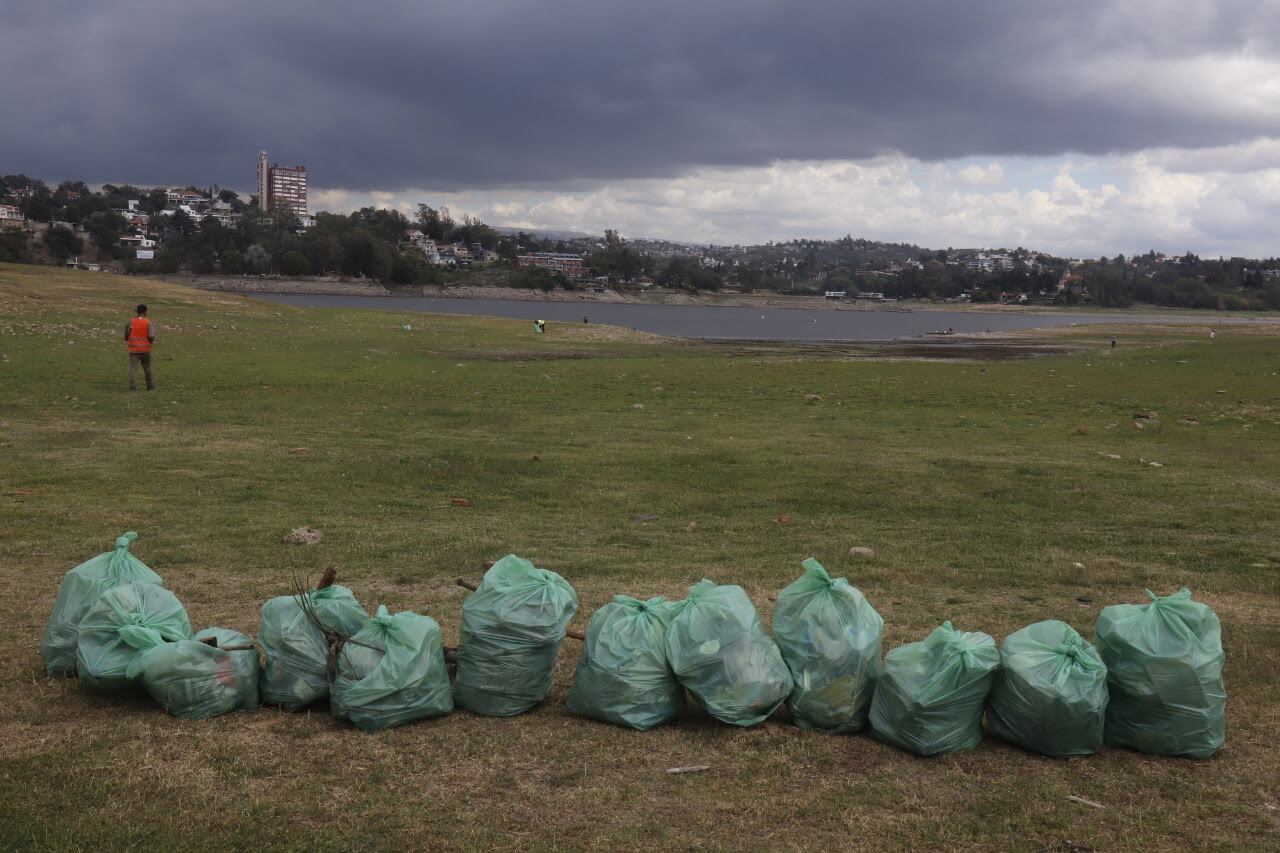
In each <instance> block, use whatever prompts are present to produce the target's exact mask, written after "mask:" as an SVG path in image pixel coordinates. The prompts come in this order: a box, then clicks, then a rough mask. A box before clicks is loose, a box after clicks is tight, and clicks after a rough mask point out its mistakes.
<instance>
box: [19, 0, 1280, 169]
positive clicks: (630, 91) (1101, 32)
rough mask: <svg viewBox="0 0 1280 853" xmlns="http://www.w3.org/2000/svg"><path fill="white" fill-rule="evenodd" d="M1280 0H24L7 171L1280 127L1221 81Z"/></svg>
mask: <svg viewBox="0 0 1280 853" xmlns="http://www.w3.org/2000/svg"><path fill="white" fill-rule="evenodd" d="M1277 6H1280V4H1276V3H1274V2H1268V0H1224V2H1216V3H1202V2H1194V0H1115V2H1101V0H1082V2H1074V3H1060V2H1055V3H1045V2H1036V1H1035V0H970V2H963V3H961V2H920V0H899V2H853V0H846V1H845V2H821V3H784V2H759V0H755V1H754V2H753V0H722V2H693V0H682V2H668V0H648V1H647V2H630V3H625V4H617V3H606V2H601V0H583V1H582V2H573V0H500V2H499V0H495V1H494V2H486V0H473V2H468V3H457V2H408V0H406V2H363V3H357V2H350V0H343V2H320V0H308V1H307V2H260V0H253V2H248V0H220V2H216V3H200V4H196V3H186V2H176V0H165V2H141V1H140V0H139V1H138V2H134V1H133V0H120V2H110V3H82V2H74V3H73V2H62V0H53V1H52V2H50V0H42V2H38V3H37V2H28V3H9V4H5V6H4V8H3V9H0V97H2V101H0V121H2V123H3V126H2V128H0V172H8V171H25V172H28V173H33V174H38V175H41V176H45V177H50V178H57V177H63V176H68V177H70V176H75V177H81V178H83V179H85V180H89V181H102V180H121V181H122V180H132V181H137V182H155V183H161V182H177V181H196V182H199V183H212V182H218V183H221V184H226V185H232V186H241V187H245V186H248V185H250V184H251V183H252V181H253V176H252V175H253V172H252V169H253V161H254V157H255V154H256V152H257V150H258V149H259V148H266V149H268V150H269V151H270V152H271V155H272V159H275V160H280V161H285V162H301V163H306V164H307V166H308V167H309V168H310V170H311V172H312V175H313V178H312V180H313V182H314V183H316V184H318V185H322V186H342V187H348V188H353V189H400V188H404V187H409V186H418V187H422V186H429V187H435V188H440V189H446V188H450V187H461V186H470V187H478V186H485V185H511V184H525V185H536V184H540V183H548V184H549V183H555V184H559V185H565V184H574V183H583V184H586V183H590V182H593V181H598V180H603V179H616V178H624V177H641V176H653V175H668V174H675V173H679V172H681V171H684V170H687V169H688V168H689V167H691V166H698V165H720V166H734V165H748V164H760V163H766V162H769V161H771V160H774V159H778V158H787V159H790V158H797V159H826V158H855V157H862V156H868V155H873V154H876V153H880V152H882V151H885V150H899V151H903V152H905V153H907V154H909V155H912V156H915V157H920V158H924V159H940V158H949V157H959V156H965V155H972V154H983V155H1007V154H1027V155H1043V154H1055V153H1060V152H1064V151H1077V152H1084V153H1106V152H1117V151H1129V150H1137V149H1142V148H1146V147H1150V146H1157V145H1159V146H1174V147H1193V146H1205V145H1216V144H1224V143H1230V142H1236V141H1241V140H1247V139H1253V138H1258V137H1261V136H1276V135H1280V122H1278V121H1277V116H1278V115H1280V107H1278V106H1277V103H1276V97H1277V96H1276V94H1275V93H1276V89H1275V81H1274V80H1273V81H1271V82H1270V84H1269V87H1268V86H1261V88H1260V94H1259V95H1258V97H1257V98H1256V99H1255V101H1256V103H1255V106H1256V109H1240V110H1236V111H1233V112H1231V113H1230V114H1227V115H1223V114H1222V109H1221V106H1222V105H1221V103H1215V101H1216V100H1217V98H1216V97H1215V96H1216V95H1217V94H1218V93H1217V92H1216V90H1215V88H1214V86H1215V83H1214V80H1213V79H1212V75H1213V74H1214V73H1215V69H1217V68H1218V65H1217V63H1219V62H1223V63H1229V62H1230V61H1233V60H1234V61H1239V60H1241V59H1242V58H1243V59H1246V60H1261V61H1263V62H1267V61H1272V62H1273V61H1274V60H1276V58H1277V36H1280V11H1277V8H1276V7H1277ZM1197 59H1199V60H1202V61H1203V68H1204V69H1205V71H1204V73H1205V74H1206V75H1208V77H1209V79H1204V78H1202V79H1200V81H1199V85H1198V86H1197V87H1192V90H1190V91H1187V92H1185V93H1180V92H1171V91H1166V90H1165V89H1163V88H1162V87H1165V86H1172V85H1174V84H1173V83H1171V82H1165V81H1162V80H1161V79H1160V78H1159V74H1158V69H1159V68H1161V67H1164V64H1167V63H1174V62H1189V61H1193V60H1197ZM1270 67H1271V68H1272V69H1274V68H1275V67H1276V66H1274V65H1271V66H1270ZM1151 69H1157V70H1156V71H1155V72H1153V71H1151ZM1263 82H1265V81H1259V83H1260V84H1261V83H1263ZM1221 94H1222V95H1224V96H1234V95H1235V94H1236V93H1234V92H1222V93H1221ZM1268 99H1269V100H1268Z"/></svg>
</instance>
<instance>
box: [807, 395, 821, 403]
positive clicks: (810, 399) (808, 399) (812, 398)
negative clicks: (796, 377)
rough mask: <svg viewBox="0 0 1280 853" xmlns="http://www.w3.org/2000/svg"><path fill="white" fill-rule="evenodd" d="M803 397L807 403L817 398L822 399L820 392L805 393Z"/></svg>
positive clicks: (814, 401) (813, 401)
mask: <svg viewBox="0 0 1280 853" xmlns="http://www.w3.org/2000/svg"><path fill="white" fill-rule="evenodd" d="M804 399H805V402H808V403H817V402H818V401H819V400H821V399H822V395H821V394H805V395H804Z"/></svg>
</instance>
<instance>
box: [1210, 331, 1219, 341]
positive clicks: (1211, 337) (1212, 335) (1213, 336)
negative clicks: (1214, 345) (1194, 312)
mask: <svg viewBox="0 0 1280 853" xmlns="http://www.w3.org/2000/svg"><path fill="white" fill-rule="evenodd" d="M1217 336H1218V333H1217V332H1216V331H1215V330H1213V329H1210V330H1209V340H1213V339H1214V338H1216V337H1217Z"/></svg>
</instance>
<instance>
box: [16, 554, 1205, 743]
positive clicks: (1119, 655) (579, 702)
mask: <svg viewBox="0 0 1280 853" xmlns="http://www.w3.org/2000/svg"><path fill="white" fill-rule="evenodd" d="M135 536H136V534H133V533H127V534H125V535H124V536H122V537H120V538H119V539H118V540H116V549H115V551H114V552H111V553H107V554H103V555H101V556H99V557H96V558H94V559H92V560H90V561H88V562H86V563H84V564H82V565H80V566H77V567H76V568H74V569H72V570H71V571H70V572H68V573H67V575H66V578H65V579H64V580H63V583H62V586H61V588H60V590H59V592H58V598H57V601H56V602H55V604H54V608H53V613H52V615H51V617H50V619H49V624H48V628H47V629H46V632H45V637H44V642H43V643H42V646H41V651H42V654H43V657H44V661H45V666H46V669H47V671H48V672H49V673H50V674H51V675H77V674H78V675H79V678H80V680H81V683H82V684H83V685H84V687H85V688H87V689H89V690H92V691H95V692H101V693H120V692H131V691H137V690H139V689H145V690H146V691H148V692H149V693H150V694H151V695H152V696H153V697H154V698H155V699H156V701H158V702H159V703H160V704H161V705H162V706H163V707H165V708H166V709H167V710H168V711H169V712H171V713H173V714H176V715H178V716H181V717H185V718H189V719H200V718H205V717H210V716H215V715H218V714H223V713H227V712H230V711H233V710H236V709H252V708H255V707H257V705H258V703H259V702H263V703H266V704H271V705H278V706H281V707H283V708H286V709H297V708H302V707H304V706H307V705H310V704H311V703H313V702H316V701H317V700H320V699H324V698H328V699H329V705H330V708H331V711H332V713H333V715H334V716H335V717H337V718H339V719H344V720H350V721H351V722H352V723H353V724H355V725H356V726H357V727H359V728H361V729H363V730H365V731H377V730H380V729H384V728H388V727H390V726H395V725H400V724H402V723H407V722H410V721H413V720H419V719H425V718H428V717H434V716H439V715H442V714H447V713H449V712H451V711H452V710H453V709H454V707H455V705H456V706H459V707H462V708H466V709H468V710H470V711H473V712H475V713H478V714H485V715H490V716H511V715H515V714H520V713H523V712H525V711H528V710H530V709H531V708H534V707H535V706H537V705H538V704H540V703H541V702H543V701H545V700H546V698H547V697H548V696H549V695H550V692H551V688H552V680H553V675H554V670H555V662H556V656H557V653H558V650H559V647H560V644H561V642H562V641H563V639H564V637H565V632H566V629H567V627H568V624H569V621H570V620H571V619H572V618H573V615H574V613H575V612H576V611H577V607H578V600H577V595H576V593H575V592H574V590H573V588H572V587H571V586H570V585H569V583H568V582H567V581H565V579H564V578H562V577H561V576H560V575H558V574H556V573H555V572H551V571H547V570H545V569H540V568H537V567H535V566H534V565H533V564H532V563H530V562H529V561H528V560H524V559H521V558H520V557H517V556H515V555H509V556H507V557H504V558H503V559H502V560H499V561H498V562H497V563H495V564H494V565H493V566H492V567H491V568H490V569H489V570H488V571H487V572H486V573H485V576H484V579H483V581H482V582H481V583H480V585H479V586H478V587H477V588H476V590H475V591H474V592H473V593H472V594H471V595H469V596H468V597H467V599H466V601H465V602H464V603H463V607H462V630H461V639H460V645H459V648H458V651H457V655H456V663H457V675H456V678H455V679H454V680H453V681H452V683H451V681H450V677H449V672H448V668H447V665H446V656H445V648H444V645H443V641H442V639H441V634H440V626H439V625H438V624H437V623H436V621H435V620H434V619H432V618H431V617H429V616H424V615H420V614H417V613H412V612H408V611H405V612H400V613H395V614H392V613H390V612H388V610H387V608H386V607H379V608H378V611H377V614H376V615H375V616H374V617H372V618H370V617H369V616H368V614H367V613H366V612H365V610H364V608H362V607H361V606H360V604H359V603H358V602H357V601H356V598H355V596H354V595H353V594H352V592H351V590H349V589H347V588H346V587H343V586H338V585H330V586H325V587H323V588H319V589H311V590H308V591H307V592H305V593H304V594H299V595H286V596H280V597H278V598H273V599H271V600H270V601H268V602H267V603H266V604H265V605H264V606H263V608H262V614H261V623H260V627H259V630H258V637H257V646H255V644H254V643H253V641H252V640H251V639H250V638H249V637H247V636H245V635H244V634H241V633H239V632H236V631H230V630H227V629H222V628H209V629H206V630H204V631H200V632H198V633H195V634H192V631H191V625H190V622H189V620H188V618H187V614H186V611H185V609H184V608H183V607H182V604H181V603H180V602H179V601H178V600H177V598H176V597H175V596H174V595H173V594H172V593H171V592H169V591H168V590H166V589H164V587H163V586H162V581H161V579H160V577H159V576H158V575H156V574H155V573H154V572H153V571H151V569H149V568H148V567H147V566H145V565H144V564H143V563H141V562H140V561H139V560H137V559H136V558H135V557H134V556H133V555H132V554H130V553H129V545H130V543H131V542H132V541H133V539H134V538H135ZM1148 595H1149V596H1150V598H1151V601H1150V602H1149V603H1147V604H1142V605H1130V604H1120V605H1114V606H1110V607H1106V608H1104V609H1103V610H1102V612H1101V614H1100V615H1099V617H1098V622H1097V625H1096V627H1095V636H1094V640H1095V643H1096V645H1095V644H1091V643H1089V642H1088V641H1086V640H1085V639H1084V638H1083V637H1081V636H1080V634H1079V633H1077V632H1076V631H1075V630H1074V629H1073V628H1071V626H1069V625H1067V624H1066V623H1064V622H1059V621H1056V620H1049V621H1045V622H1037V623H1035V624H1033V625H1029V626H1027V627H1025V628H1023V629H1021V630H1019V631H1016V632H1014V633H1013V634H1010V635H1009V636H1008V637H1006V638H1005V639H1004V642H1003V643H1001V644H1000V647H999V649H997V647H996V644H995V641H994V640H993V639H992V638H991V637H990V636H988V635H987V634H983V633H980V632H962V631H958V630H956V629H955V628H953V627H952V625H951V623H950V622H944V623H943V624H942V625H941V626H940V627H939V628H937V629H935V630H934V631H933V632H932V633H931V634H929V635H928V636H927V637H926V638H925V639H923V640H922V641H920V642H915V643H908V644H906V645H903V646H899V647H898V648H895V649H893V650H891V651H890V652H889V653H888V654H886V655H885V656H884V658H883V660H882V659H881V640H882V635H883V628H884V620H883V619H882V618H881V616H880V614H879V613H877V612H876V610H875V609H874V608H873V607H872V606H871V604H870V603H869V602H868V601H867V600H866V598H865V597H864V596H863V595H862V593H861V592H860V591H859V590H858V589H857V588H855V587H853V586H851V585H850V584H849V583H848V582H847V581H846V580H845V579H843V578H835V579H833V578H831V577H830V575H828V573H827V572H826V570H825V569H824V568H823V567H822V566H821V565H819V563H818V562H817V561H816V560H813V559H808V560H806V561H804V573H803V575H802V576H801V577H800V578H799V579H797V580H796V581H795V582H794V583H792V584H791V585H790V586H788V587H786V588H785V589H783V590H782V591H781V592H780V593H779V595H778V598H777V604H776V607H775V610H774V618H773V630H774V636H773V637H770V636H769V634H768V633H767V632H766V631H765V629H764V626H763V625H762V623H761V621H760V618H759V615H758V614H757V613H756V610H755V607H754V606H753V605H752V603H751V601H750V599H749V598H748V597H747V595H746V593H745V592H744V591H743V589H742V588H741V587H739V586H735V585H719V584H716V583H713V582H712V581H710V580H702V581H699V582H698V583H696V584H694V585H693V586H692V587H690V588H689V593H688V596H687V597H686V598H684V599H683V600H680V601H667V600H665V599H662V598H651V599H649V600H647V601H641V600H638V599H635V598H630V597H628V596H625V595H618V596H614V599H613V601H612V602H610V603H609V604H606V605H605V606H603V607H601V608H600V609H599V610H597V611H596V612H595V614H594V615H593V616H592V618H591V622H590V625H589V627H588V629H587V632H586V636H585V640H584V645H583V650H582V655H581V658H580V659H579V662H578V667H577V670H576V672H575V674H574V679H573V685H572V687H571V689H570V691H569V695H568V699H567V706H568V710H569V711H570V712H572V713H574V714H578V715H581V716H584V717H590V718H594V719H597V720H602V721H605V722H609V723H614V724H617V725H620V726H625V727H629V728H632V729H639V730H646V729H650V728H653V727H655V726H659V725H662V724H664V723H667V722H670V721H672V720H674V719H676V718H678V717H679V716H681V715H682V714H683V713H684V711H685V708H686V691H687V693H688V694H690V695H692V696H693V697H694V698H695V699H696V701H697V702H698V703H700V704H701V705H702V706H703V707H704V708H705V709H706V710H707V712H708V713H710V714H711V715H712V716H714V717H715V718H716V719H718V720H720V721H722V722H725V723H728V724H732V725H737V726H751V725H755V724H757V723H760V722H762V721H763V720H765V719H767V718H768V717H769V716H770V715H771V714H773V713H774V711H776V710H777V709H778V707H779V706H780V705H782V704H783V703H786V705H787V707H788V709H789V711H790V714H791V717H792V719H794V721H795V722H796V723H797V724H798V725H800V726H802V727H805V728H811V729H820V730H824V731H829V732H855V731H858V730H860V729H862V728H864V727H865V726H867V725H868V723H869V725H870V729H871V733H872V735H873V736H874V737H876V738H878V739H880V740H882V741H885V742H887V743H890V744H893V745H895V746H898V747H901V748H902V749H906V750H909V751H911V752H914V753H917V754H919V755H934V754H938V753H945V752H954V751H958V750H964V749H971V748H973V747H975V746H977V745H978V743H979V742H980V740H981V738H982V732H983V726H982V721H983V717H984V715H985V718H986V728H987V730H988V731H989V732H990V733H991V734H993V735H996V736H998V737H1000V738H1002V739H1004V740H1007V741H1009V742H1011V743H1014V744H1017V745H1019V746H1022V747H1024V748H1026V749H1029V750H1033V751H1036V752H1041V753H1045V754H1047V755H1052V756H1080V755H1089V754H1092V753H1094V752H1096V751H1097V750H1098V749H1099V748H1100V747H1101V746H1102V745H1103V744H1104V743H1106V744H1110V745H1114V746H1126V747H1132V748H1135V749H1138V750H1141V751H1143V752H1146V753H1150V754H1154V755H1180V756H1191V757H1200V758H1204V757H1208V756H1210V755H1212V754H1213V753H1214V752H1216V751H1217V750H1218V749H1219V748H1220V747H1221V746H1222V743H1223V739H1224V736H1225V721H1224V710H1225V705H1226V690H1225V687H1224V685H1223V681H1222V666H1223V661H1224V654H1223V650H1222V643H1221V628H1220V624H1219V621H1218V617H1217V616H1216V615H1215V614H1214V612H1213V611H1212V609H1210V608H1209V607H1208V606H1206V605H1204V604H1202V603H1200V602H1196V601H1194V600H1192V598H1191V593H1190V591H1189V590H1187V589H1183V590H1181V591H1180V592H1177V593H1175V594H1173V595H1169V596H1163V597H1161V596H1156V595H1154V594H1152V593H1150V592H1149V591H1148ZM259 647H260V649H261V657H259Z"/></svg>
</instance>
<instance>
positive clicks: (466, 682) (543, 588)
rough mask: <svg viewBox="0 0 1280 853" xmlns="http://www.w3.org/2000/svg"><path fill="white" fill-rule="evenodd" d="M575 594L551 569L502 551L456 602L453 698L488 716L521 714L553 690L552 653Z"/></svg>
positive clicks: (571, 610) (573, 607) (574, 606)
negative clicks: (459, 610) (463, 598)
mask: <svg viewBox="0 0 1280 853" xmlns="http://www.w3.org/2000/svg"><path fill="white" fill-rule="evenodd" d="M577 609H578V595H577V593H575V592H574V591H573V587H571V586H570V585H569V582H568V581H566V580H565V579H564V578H562V577H560V576H559V575H558V574H556V573H555V572H551V571H547V570H546V569H539V568H536V567H535V566H534V565H533V563H531V562H529V561H528V560H524V559H521V558H520V557H517V556H516V555H515V554H508V555H507V556H505V557H503V558H502V559H501V560H499V561H498V562H496V563H494V564H493V566H491V567H490V568H489V571H487V572H485V574H484V579H483V580H482V581H481V582H480V586H479V587H478V588H477V589H476V591H475V592H473V593H471V595H468V596H467V600H466V601H464V602H463V603H462V632H461V638H460V644H459V646H458V677H457V680H456V681H455V682H454V692H453V698H454V701H455V702H456V703H457V704H458V705H459V706H461V707H463V708H466V709H467V710H468V711H473V712H475V713H477V714H485V715H487V716H490V717H510V716H514V715H515V714H523V713H524V712H525V711H528V710H529V709H530V708H532V707H534V706H535V705H537V704H539V703H540V702H543V701H544V700H545V699H546V698H547V696H549V695H550V694H551V683H552V679H553V678H554V676H555V668H556V653H557V652H558V651H559V649H560V642H561V641H562V640H563V639H564V632H565V629H566V628H567V627H568V625H569V620H570V619H572V618H573V614H574V613H575V612H576V611H577Z"/></svg>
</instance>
